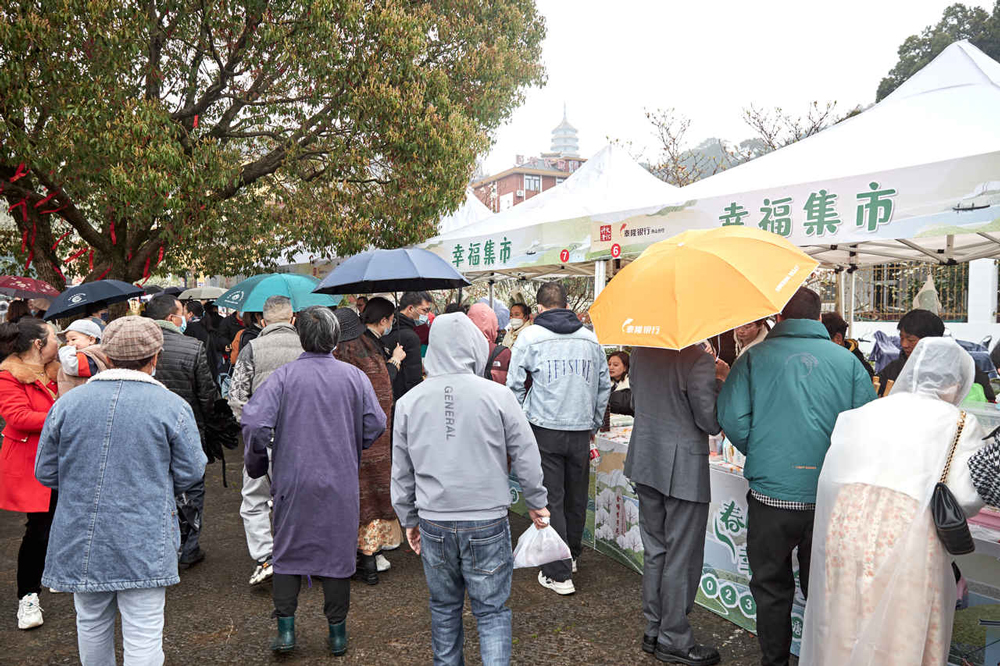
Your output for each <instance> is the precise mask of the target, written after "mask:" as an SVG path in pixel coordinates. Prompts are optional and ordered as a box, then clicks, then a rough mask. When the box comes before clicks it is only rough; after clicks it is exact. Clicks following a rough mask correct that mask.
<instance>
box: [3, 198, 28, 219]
mask: <svg viewBox="0 0 1000 666" xmlns="http://www.w3.org/2000/svg"><path fill="white" fill-rule="evenodd" d="M15 208H20V209H21V219H22V220H24V223H25V224H27V223H28V200H27V199H21V200H20V201H18V202H17V203H16V204H13V205H11V206H10V207H9V208H8V209H7V212H8V213H10V212H13V210H14V209H15Z"/></svg>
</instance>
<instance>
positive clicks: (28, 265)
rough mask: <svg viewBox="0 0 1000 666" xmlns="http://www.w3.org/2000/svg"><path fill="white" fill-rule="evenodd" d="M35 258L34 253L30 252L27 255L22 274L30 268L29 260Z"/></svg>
mask: <svg viewBox="0 0 1000 666" xmlns="http://www.w3.org/2000/svg"><path fill="white" fill-rule="evenodd" d="M34 258H35V251H34V250H32V251H31V252H29V253H28V261H26V262H25V263H24V272H25V273H27V272H28V268H29V267H31V260H32V259H34Z"/></svg>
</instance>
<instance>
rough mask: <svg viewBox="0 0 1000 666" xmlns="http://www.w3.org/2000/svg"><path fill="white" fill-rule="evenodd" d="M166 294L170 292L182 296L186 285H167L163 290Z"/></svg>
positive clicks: (172, 294)
mask: <svg viewBox="0 0 1000 666" xmlns="http://www.w3.org/2000/svg"><path fill="white" fill-rule="evenodd" d="M163 293H164V294H170V295H171V296H180V295H181V294H183V293H184V287H167V288H166V289H164V290H163Z"/></svg>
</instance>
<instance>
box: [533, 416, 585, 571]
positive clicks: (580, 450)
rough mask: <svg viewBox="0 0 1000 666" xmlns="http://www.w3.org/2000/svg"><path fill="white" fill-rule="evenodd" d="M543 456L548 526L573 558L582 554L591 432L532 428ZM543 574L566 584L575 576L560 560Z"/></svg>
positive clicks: (570, 568)
mask: <svg viewBox="0 0 1000 666" xmlns="http://www.w3.org/2000/svg"><path fill="white" fill-rule="evenodd" d="M531 429H532V430H533V431H534V433H535V439H536V440H537V441H538V451H539V453H541V455H542V476H543V483H544V484H545V490H547V491H548V493H549V505H548V509H549V512H550V513H551V514H552V517H551V518H550V519H549V521H550V522H549V524H550V525H552V527H554V528H555V530H556V532H557V533H558V534H559V536H561V537H562V539H563V541H565V542H566V544H567V545H568V546H569V550H570V553H572V555H573V557H579V556H580V553H581V552H582V551H583V526H584V525H585V524H586V522H587V499H588V494H589V493H590V432H589V431H586V430H584V431H572V432H567V431H563V430H549V429H548V428H539V427H538V426H536V425H532V426H531ZM542 574H543V575H545V576H546V577H548V578H551V579H552V580H554V581H558V582H560V583H561V582H563V581H565V580H568V579H570V578H572V576H573V562H572V561H571V560H561V561H559V562H552V563H551V564H546V565H544V566H543V567H542Z"/></svg>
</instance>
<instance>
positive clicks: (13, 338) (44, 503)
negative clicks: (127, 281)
mask: <svg viewBox="0 0 1000 666" xmlns="http://www.w3.org/2000/svg"><path fill="white" fill-rule="evenodd" d="M58 350H59V341H58V339H57V338H56V332H55V329H53V328H52V326H50V325H49V324H46V323H45V322H43V321H41V320H40V319H32V318H25V319H22V320H21V321H19V322H18V323H16V324H11V323H5V324H0V353H3V354H4V356H6V358H5V359H4V361H3V363H0V417H2V418H3V420H4V423H5V427H4V429H3V444H2V445H0V509H5V510H7V511H17V512H19V513H26V514H28V522H27V525H26V528H25V531H24V538H23V539H21V548H20V550H19V551H18V553H17V598H18V609H17V626H18V628H19V629H33V628H34V627H37V626H39V625H41V624H42V609H41V607H40V606H39V605H38V593H39V592H40V591H41V585H42V570H43V569H44V568H45V551H46V549H47V548H48V544H49V528H50V527H51V526H52V516H53V514H54V513H55V508H56V494H55V493H54V492H52V491H50V490H49V489H48V488H46V487H45V486H43V485H42V484H40V483H39V482H38V481H37V480H36V479H35V453H36V452H37V450H38V437H39V435H41V433H42V426H43V425H44V424H45V417H46V416H47V415H48V413H49V409H50V408H51V407H52V405H53V403H55V401H56V396H57V395H58V392H59V386H58V384H57V383H56V374H57V372H58V370H59V363H58V362H56V361H55V359H56V354H57V352H58Z"/></svg>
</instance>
